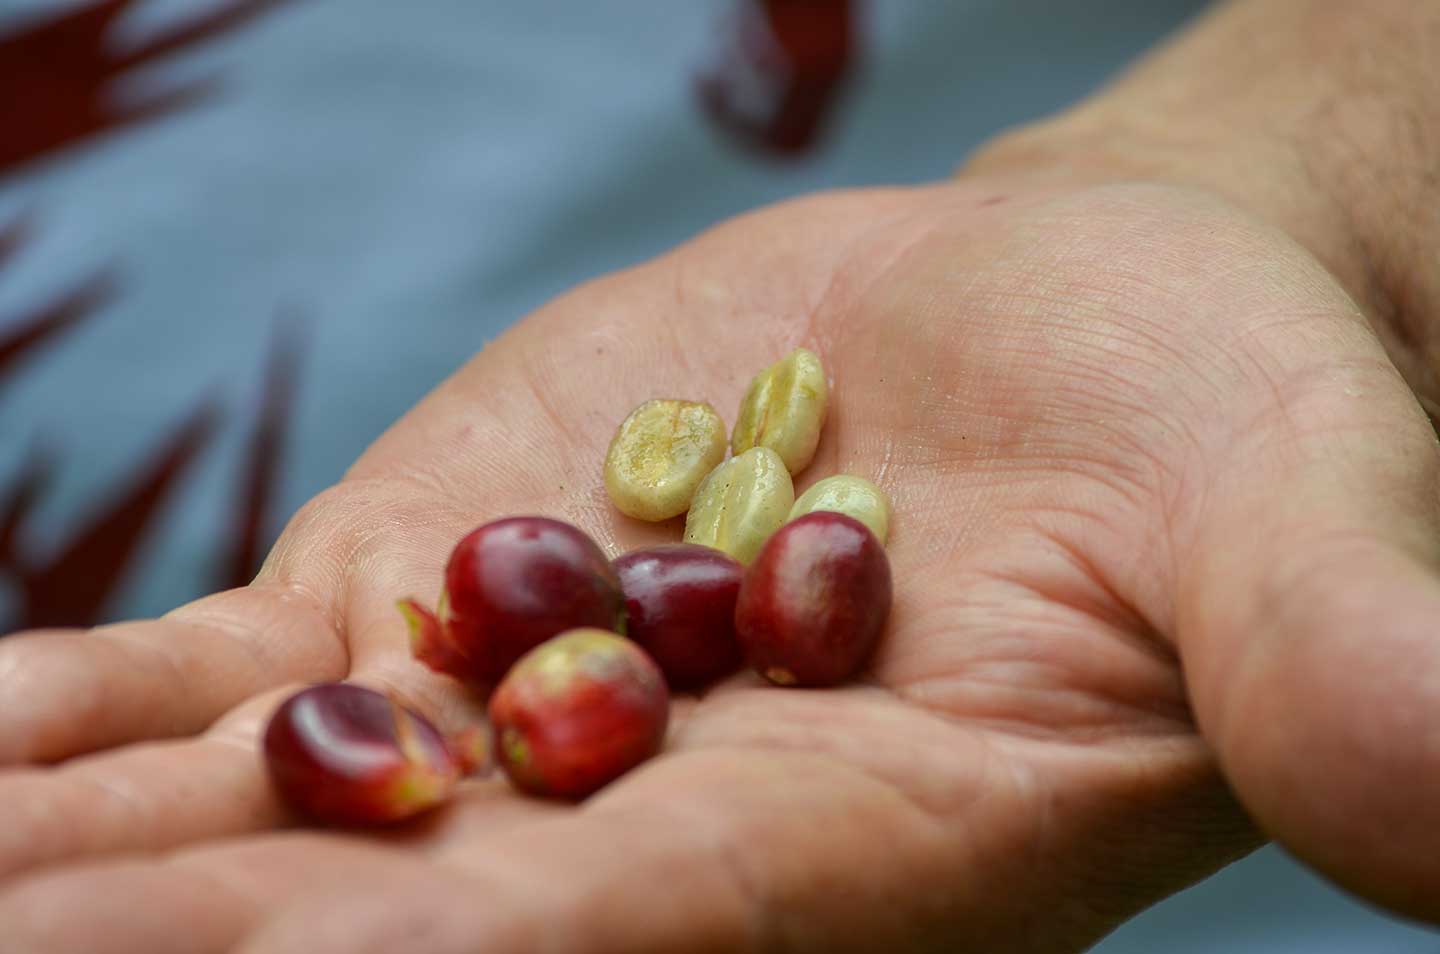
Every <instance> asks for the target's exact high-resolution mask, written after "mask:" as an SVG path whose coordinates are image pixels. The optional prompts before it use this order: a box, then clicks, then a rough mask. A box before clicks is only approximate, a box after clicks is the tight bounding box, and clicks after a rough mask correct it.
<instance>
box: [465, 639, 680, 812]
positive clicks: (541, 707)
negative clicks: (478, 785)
mask: <svg viewBox="0 0 1440 954" xmlns="http://www.w3.org/2000/svg"><path fill="white" fill-rule="evenodd" d="M669 712H670V699H669V693H668V691H667V689H666V686H665V677H664V676H663V675H662V674H661V672H660V668H659V667H658V666H656V665H655V663H654V662H653V661H652V660H651V659H650V657H649V656H647V655H646V654H645V651H644V650H643V649H641V648H640V647H639V645H637V644H636V643H634V642H633V641H631V640H629V639H625V638H623V637H620V636H617V635H615V634H614V633H610V632H606V631H605V630H600V629H577V630H573V631H571V632H568V633H564V634H562V635H560V636H557V637H555V638H554V639H552V640H550V641H548V642H546V643H543V644H541V645H540V646H537V647H536V648H535V649H533V650H531V651H530V652H529V653H527V654H526V655H525V656H524V657H522V658H521V659H520V661H519V662H517V663H516V664H515V666H514V667H513V668H512V669H511V670H510V672H509V673H508V674H507V675H506V676H505V678H504V679H503V680H501V682H500V684H499V686H497V687H496V689H495V693H494V694H493V695H492V696H491V697H490V708H489V714H490V726H491V731H492V732H493V734H494V736H493V738H494V742H493V745H494V751H495V757H496V760H497V761H498V762H499V764H500V766H501V767H502V768H503V769H504V770H505V774H506V775H507V776H509V778H510V781H511V783H512V784H513V785H514V786H515V787H516V788H518V789H520V790H521V791H523V792H527V793H529V794H532V795H540V796H545V797H551V798H565V799H580V798H584V797H585V796H586V795H589V794H590V793H592V792H594V791H596V790H597V789H599V788H601V787H602V786H604V785H606V784H608V783H609V782H611V781H613V780H615V779H617V778H619V777H620V776H621V775H623V774H625V773H626V772H628V771H629V770H630V769H632V768H634V767H635V766H637V765H639V764H640V763H641V762H643V761H645V760H646V759H648V758H650V757H651V756H652V755H654V754H656V753H657V752H659V751H660V747H661V745H662V744H663V743H664V741H665V727H666V724H667V722H668V720H669Z"/></svg>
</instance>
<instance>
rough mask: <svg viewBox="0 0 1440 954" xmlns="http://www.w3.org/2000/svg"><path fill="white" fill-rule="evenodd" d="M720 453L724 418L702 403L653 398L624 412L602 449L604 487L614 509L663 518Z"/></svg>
mask: <svg viewBox="0 0 1440 954" xmlns="http://www.w3.org/2000/svg"><path fill="white" fill-rule="evenodd" d="M724 459H725V422H724V421H722V420H720V415H719V414H716V413H715V409H714V408H713V407H711V406H710V405H708V404H697V403H695V402H693V401H672V400H654V401H646V402H645V403H644V404H642V405H640V406H639V407H637V408H636V409H635V410H633V411H631V412H630V416H629V417H627V418H625V420H624V421H623V422H621V424H620V427H619V429H618V430H616V431H615V437H614V439H613V440H611V441H610V450H609V451H608V452H607V453H606V454H605V489H606V490H607V491H609V493H610V499H611V500H612V501H614V503H615V506H616V507H617V508H619V510H620V512H621V513H623V514H626V515H628V516H631V517H635V518H636V519H639V520H668V519H670V518H671V517H678V516H679V515H680V514H682V513H684V512H685V511H686V510H687V509H689V507H690V499H691V498H692V497H694V496H695V488H696V487H698V486H700V482H701V481H702V480H704V479H705V475H706V474H709V473H710V472H711V471H712V470H714V469H715V466H716V465H717V464H719V463H720V462H721V461H722V460H724Z"/></svg>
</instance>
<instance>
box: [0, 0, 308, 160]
mask: <svg viewBox="0 0 1440 954" xmlns="http://www.w3.org/2000/svg"><path fill="white" fill-rule="evenodd" d="M287 2H289V0H231V2H230V3H227V4H225V5H223V6H221V7H219V8H218V9H215V10H212V11H210V12H208V13H204V14H201V15H199V16H197V17H194V18H193V19H191V20H189V21H187V22H185V23H182V24H180V25H178V26H176V27H173V28H172V29H171V30H169V31H168V32H166V33H164V34H162V35H161V36H159V37H156V38H155V39H153V40H151V41H149V42H147V43H144V44H141V45H140V46H138V47H136V48H134V49H132V50H115V49H113V47H114V46H115V45H116V44H115V43H114V40H113V37H112V35H111V30H112V28H113V27H114V25H115V22H116V20H118V19H119V18H120V17H121V16H122V15H123V14H125V13H126V12H128V11H129V10H130V9H131V8H133V7H134V6H136V3H137V0H98V2H94V0H92V2H90V3H86V4H82V5H81V6H78V7H75V8H73V9H70V10H67V11H65V12H63V13H60V14H58V15H56V16H53V17H50V18H48V19H44V20H40V21H38V22H30V23H28V24H25V25H22V26H21V27H19V28H17V29H15V30H13V31H12V32H10V33H8V34H5V35H3V36H0V175H4V174H6V173H10V172H14V171H15V169H17V168H19V167H20V166H21V165H24V164H26V163H29V162H31V161H33V160H36V159H39V158H41V157H44V156H47V155H49V154H50V153H53V152H55V151H57V150H59V149H62V148H65V147H67V146H70V145H74V144H76V143H80V142H83V141H85V140H87V139H90V138H92V137H94V136H97V135H100V134H101V133H105V132H108V131H110V130H113V129H116V128H119V127H122V126H125V125H128V124H131V123H138V122H142V121H144V120H147V119H152V118H154V117H156V116H161V115H164V114H167V113H169V112H171V111H173V110H176V109H179V108H180V107H182V106H184V105H186V104H188V103H191V102H193V101H195V100H197V99H199V98H201V97H204V96H206V95H208V94H210V93H211V92H213V91H214V90H215V89H216V88H217V85H218V84H217V82H216V81H215V80H214V79H210V80H206V81H203V82H190V83H186V84H182V85H180V86H177V87H175V88H174V89H171V90H167V91H165V92H163V93H157V94H153V95H151V96H149V97H148V98H145V99H140V100H136V101H134V102H131V103H121V102H120V101H119V99H118V97H117V96H116V95H115V89H114V84H115V80H117V79H119V78H121V77H122V76H123V75H124V74H125V73H126V72H127V71H129V70H133V69H134V68H136V67H139V66H144V65H146V64H149V63H152V62H155V61H156V60H158V59H159V58H160V57H163V56H165V55H167V54H169V53H173V52H175V51H177V50H182V49H185V48H186V47H190V46H194V45H197V44H198V43H200V42H201V41H203V40H207V39H211V38H214V37H216V36H219V35H221V34H223V33H225V32H226V31H229V30H231V29H233V28H235V27H236V26H239V25H240V24H242V23H244V22H246V21H247V20H250V19H252V18H254V17H256V16H258V15H259V14H261V13H264V12H265V11H267V10H269V9H271V8H273V7H278V6H280V5H281V4H283V3H287Z"/></svg>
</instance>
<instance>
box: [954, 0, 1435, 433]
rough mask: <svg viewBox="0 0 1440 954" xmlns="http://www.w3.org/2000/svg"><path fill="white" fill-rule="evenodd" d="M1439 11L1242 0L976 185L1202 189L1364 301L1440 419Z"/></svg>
mask: <svg viewBox="0 0 1440 954" xmlns="http://www.w3.org/2000/svg"><path fill="white" fill-rule="evenodd" d="M1437 91H1440V7H1437V6H1436V5H1435V4H1433V2H1431V0H1377V2H1375V3H1374V4H1369V3H1367V4H1351V3H1348V2H1346V0H1232V2H1230V3H1226V4H1221V5H1220V6H1219V8H1218V9H1217V10H1216V11H1215V12H1214V13H1212V14H1211V15H1209V16H1208V17H1206V18H1205V19H1203V20H1201V21H1200V22H1199V23H1198V24H1196V25H1195V26H1194V27H1193V28H1191V29H1190V30H1189V31H1187V32H1186V33H1185V34H1183V35H1182V36H1181V37H1179V38H1178V39H1177V40H1176V41H1175V42H1173V43H1171V44H1169V45H1167V46H1166V47H1165V48H1163V49H1161V50H1160V51H1158V52H1157V53H1156V54H1154V55H1152V56H1151V57H1149V58H1147V59H1146V60H1145V61H1144V62H1142V63H1141V64H1139V65H1138V66H1137V67H1136V68H1135V69H1134V70H1132V71H1131V72H1130V73H1128V74H1127V75H1125V76H1124V77H1122V78H1121V79H1120V80H1119V81H1118V82H1117V83H1115V84H1114V85H1112V86H1111V87H1110V88H1109V89H1107V90H1105V91H1103V92H1102V93H1100V94H1099V95H1097V96H1095V97H1093V98H1092V99H1090V100H1088V101H1086V102H1083V103H1081V104H1080V105H1079V106H1077V107H1075V108H1074V109H1072V110H1070V111H1068V112H1066V113H1064V114H1061V115H1060V116H1057V117H1054V118H1052V119H1049V120H1046V121H1044V122H1042V123H1039V124H1036V125H1033V126H1029V127H1025V128H1022V129H1019V130H1016V131H1014V132H1010V133H1006V134H1004V135H1002V136H1000V137H999V138H997V139H996V140H994V141H993V142H992V143H990V144H987V145H986V146H985V147H983V148H982V149H981V150H980V151H979V152H978V153H976V155H975V156H974V157H972V159H971V160H970V162H969V163H967V165H966V167H965V169H964V170H963V172H964V173H966V174H970V173H997V172H1004V173H1007V174H1022V175H1026V176H1029V177H1040V178H1046V179H1051V180H1055V181H1057V182H1069V183H1086V182H1106V181H1115V180H1117V179H1131V180H1133V179H1147V180H1152V181H1159V182H1167V183H1173V184H1176V185H1185V186H1193V187H1199V188H1203V189H1206V190H1208V191H1210V192H1212V193H1215V194H1218V195H1220V196H1222V197H1223V198H1225V199H1226V200H1228V201H1229V202H1231V203H1232V204H1234V205H1236V206H1238V207H1240V208H1242V209H1244V210H1246V211H1248V212H1250V213H1251V214H1253V215H1256V216H1257V217H1259V218H1261V219H1264V220H1266V221H1268V222H1269V223H1271V224H1273V225H1275V226H1278V227H1279V228H1280V229H1282V230H1283V231H1285V232H1286V233H1288V234H1289V235H1290V236H1291V237H1292V238H1294V239H1295V240H1297V241H1298V242H1300V243H1301V244H1303V245H1305V246H1306V247H1307V248H1308V249H1309V250H1310V252H1311V253H1312V254H1314V255H1315V256H1316V257H1317V258H1318V259H1319V260H1320V261H1322V262H1323V263H1324V264H1325V265H1326V266H1327V267H1328V268H1329V269H1330V271H1331V272H1332V274H1334V275H1335V277H1336V278H1337V279H1338V280H1339V281H1340V282H1341V284H1342V285H1343V286H1344V287H1345V288H1346V289H1347V290H1348V291H1349V293H1350V294H1351V296H1352V297H1353V298H1354V299H1355V301H1356V303H1357V305H1358V306H1359V307H1360V308H1361V310H1362V311H1364V312H1365V314H1366V316H1367V317H1368V318H1369V320H1370V323H1371V326H1372V327H1373V328H1374V329H1375V332H1376V334H1377V335H1378V336H1379V337H1380V339H1381V340H1382V342H1383V343H1384V345H1385V348H1386V350H1387V351H1388V352H1389V354H1390V356H1391V358H1392V360H1393V361H1394V362H1395V364H1396V366H1397V367H1398V368H1399V369H1400V371H1401V373H1402V374H1404V376H1405V378H1406V380H1407V381H1408V382H1409V383H1410V385H1411V387H1412V388H1413V389H1414V390H1415V391H1416V393H1417V395H1418V396H1419V397H1420V398H1421V400H1422V402H1424V403H1425V404H1426V406H1427V409H1428V410H1430V412H1431V414H1432V417H1436V416H1440V414H1437V412H1440V98H1437V97H1436V95H1435V93H1436V92H1437Z"/></svg>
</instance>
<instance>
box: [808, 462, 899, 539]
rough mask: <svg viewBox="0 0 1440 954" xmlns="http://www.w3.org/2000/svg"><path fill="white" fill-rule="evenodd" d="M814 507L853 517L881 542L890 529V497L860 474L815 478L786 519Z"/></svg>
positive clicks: (812, 509)
mask: <svg viewBox="0 0 1440 954" xmlns="http://www.w3.org/2000/svg"><path fill="white" fill-rule="evenodd" d="M817 510H826V511H833V512H835V513H843V514H845V516H847V517H854V518H855V519H856V520H859V521H860V522H861V523H863V524H865V526H867V527H869V528H870V532H871V533H873V534H875V539H877V540H879V541H880V542H881V543H884V542H885V535H886V534H888V533H889V532H890V500H889V498H888V497H886V496H885V491H883V490H881V489H880V488H879V487H876V486H875V485H874V484H872V483H871V482H870V481H868V480H866V479H865V478H864V477H855V476H852V475H851V474H836V475H835V476H834V477H826V478H825V479H824V480H822V481H819V482H818V483H816V484H815V485H814V486H813V487H811V488H810V489H809V490H807V491H805V492H804V493H803V494H801V495H800V498H799V499H798V500H796V501H795V506H794V507H792V508H790V516H789V518H788V519H787V520H786V522H787V523H788V522H789V521H790V520H794V519H795V518H796V517H799V516H802V515H804V514H807V513H814V512H815V511H817Z"/></svg>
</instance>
